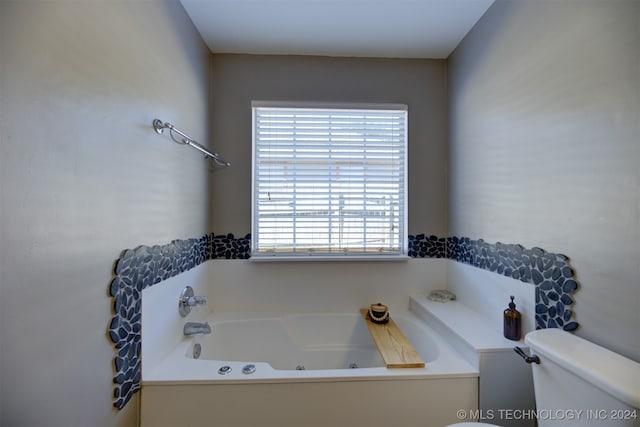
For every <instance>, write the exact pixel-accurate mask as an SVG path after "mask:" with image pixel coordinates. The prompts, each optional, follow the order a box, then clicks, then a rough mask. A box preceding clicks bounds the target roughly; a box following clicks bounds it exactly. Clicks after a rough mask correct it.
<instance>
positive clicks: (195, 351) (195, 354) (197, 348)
mask: <svg viewBox="0 0 640 427" xmlns="http://www.w3.org/2000/svg"><path fill="white" fill-rule="evenodd" d="M200 353H202V346H201V345H200V344H197V343H196V344H194V345H193V358H194V359H197V358H198V357H200Z"/></svg>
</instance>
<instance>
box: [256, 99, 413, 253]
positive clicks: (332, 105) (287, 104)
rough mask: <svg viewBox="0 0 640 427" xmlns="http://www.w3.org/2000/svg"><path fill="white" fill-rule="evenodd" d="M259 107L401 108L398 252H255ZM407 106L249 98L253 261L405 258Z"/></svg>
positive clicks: (406, 231) (387, 109) (396, 109)
mask: <svg viewBox="0 0 640 427" xmlns="http://www.w3.org/2000/svg"><path fill="white" fill-rule="evenodd" d="M259 108H286V109H298V108H300V109H339V110H345V109H346V110H348V109H353V110H381V111H395V112H398V111H403V112H404V141H403V154H404V155H403V159H402V160H403V164H402V166H401V168H402V170H403V171H404V174H403V176H402V178H401V179H402V188H403V194H402V203H403V206H402V218H400V221H402V227H401V228H402V230H403V232H402V234H401V235H398V238H399V239H400V242H401V243H400V248H399V251H398V252H397V253H375V252H370V253H357V254H350V253H348V252H347V253H342V252H337V251H336V252H331V253H326V252H322V253H321V254H313V251H309V252H300V253H298V254H296V253H295V252H294V253H292V252H284V253H282V252H278V251H274V252H266V251H261V252H258V251H257V249H258V248H257V244H258V239H257V231H258V223H257V221H258V218H257V211H258V208H257V206H256V203H257V200H256V198H257V197H258V194H257V185H258V184H257V181H256V180H257V176H256V171H257V170H256V160H257V157H258V156H257V154H256V129H257V122H256V120H257V117H256V110H257V109H259ZM408 113H409V108H408V105H406V104H396V103H326V102H288V101H252V102H251V128H252V130H251V235H252V236H253V237H252V239H251V257H250V259H251V260H253V261H364V260H370V261H403V260H408V259H410V257H409V256H408V255H407V254H408V230H407V229H408V204H409V203H408V194H409V191H408V175H409V171H408V164H409V161H408V147H409V141H408V140H409V128H408V115H409V114H408Z"/></svg>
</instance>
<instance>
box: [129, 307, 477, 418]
mask: <svg viewBox="0 0 640 427" xmlns="http://www.w3.org/2000/svg"><path fill="white" fill-rule="evenodd" d="M392 317H393V319H394V321H395V322H396V323H397V324H398V326H399V327H400V329H401V330H402V331H403V333H404V334H405V336H406V337H407V339H408V340H409V341H410V342H411V343H412V344H413V346H414V347H415V349H416V351H417V352H418V353H419V354H420V356H421V357H422V359H423V360H424V362H425V367H424V368H395V369H388V368H386V367H385V365H384V362H383V360H382V359H381V357H380V355H379V353H378V351H377V348H376V346H375V343H374V342H373V340H372V338H371V336H370V334H369V331H368V329H367V326H366V324H365V323H364V320H363V319H362V317H361V316H360V314H359V313H332V314H239V313H213V314H210V315H209V317H208V318H207V319H206V321H208V322H209V324H210V325H211V334H209V335H197V336H192V337H185V338H184V339H183V340H182V341H181V342H180V343H179V344H178V346H177V347H176V348H174V349H173V350H172V351H171V352H170V353H169V354H168V355H167V356H166V357H165V358H164V359H163V360H162V361H161V362H160V363H158V364H157V365H156V366H154V367H152V368H150V369H145V366H144V362H143V370H142V396H141V425H142V426H162V425H166V426H181V425H184V426H187V425H188V426H261V425H264V426H324V427H327V426H361V425H362V426H365V425H366V426H368V427H371V426H398V427H400V426H414V425H415V426H429V427H433V426H439V425H446V424H450V423H454V422H456V421H459V417H458V415H457V414H458V411H460V410H465V411H470V410H475V409H477V407H478V406H477V405H478V371H477V370H476V369H475V368H474V367H473V366H472V365H471V364H469V363H468V362H467V361H466V360H465V359H464V358H462V357H461V356H460V355H459V354H457V353H456V352H455V351H454V350H453V348H452V347H451V346H450V345H449V344H448V343H447V342H445V340H444V339H443V338H442V337H440V336H439V335H438V334H436V333H435V332H434V331H433V330H431V329H430V328H429V327H428V326H427V325H426V324H425V323H424V322H423V321H422V320H421V319H420V318H418V317H416V315H415V314H413V313H411V312H396V311H394V312H392ZM143 339H144V336H143Z"/></svg>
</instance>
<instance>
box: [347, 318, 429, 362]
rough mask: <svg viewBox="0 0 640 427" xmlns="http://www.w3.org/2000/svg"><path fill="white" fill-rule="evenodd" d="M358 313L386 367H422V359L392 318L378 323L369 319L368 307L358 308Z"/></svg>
mask: <svg viewBox="0 0 640 427" xmlns="http://www.w3.org/2000/svg"><path fill="white" fill-rule="evenodd" d="M360 314H362V317H363V318H364V320H365V323H366V324H367V327H368V328H369V332H370V333H371V337H373V341H374V342H375V343H376V346H377V347H378V351H379V352H380V356H382V359H383V360H384V363H385V364H386V365H387V368H424V361H423V360H422V358H421V357H420V355H419V354H418V352H417V351H416V350H415V349H414V348H413V346H412V345H411V343H410V342H409V340H407V338H406V337H405V336H404V334H403V333H402V331H401V330H400V328H398V325H396V322H394V321H393V319H391V318H389V322H387V323H384V324H378V323H373V322H372V321H371V319H369V310H368V309H366V308H363V309H360Z"/></svg>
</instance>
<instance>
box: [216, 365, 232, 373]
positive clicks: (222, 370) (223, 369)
mask: <svg viewBox="0 0 640 427" xmlns="http://www.w3.org/2000/svg"><path fill="white" fill-rule="evenodd" d="M230 373H231V366H229V365H224V366H221V367H220V369H218V374H220V375H227V374H230Z"/></svg>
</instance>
